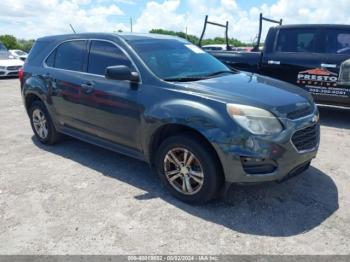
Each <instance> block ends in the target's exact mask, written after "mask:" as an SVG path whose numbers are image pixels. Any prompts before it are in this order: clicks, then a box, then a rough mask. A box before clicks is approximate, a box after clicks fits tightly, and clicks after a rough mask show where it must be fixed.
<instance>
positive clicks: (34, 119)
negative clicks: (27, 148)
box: [29, 101, 60, 145]
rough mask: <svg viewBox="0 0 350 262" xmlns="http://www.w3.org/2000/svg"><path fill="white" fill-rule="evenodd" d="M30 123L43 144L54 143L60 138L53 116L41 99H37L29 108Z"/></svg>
mask: <svg viewBox="0 0 350 262" xmlns="http://www.w3.org/2000/svg"><path fill="white" fill-rule="evenodd" d="M29 117H30V124H31V126H32V129H33V132H34V135H35V137H36V138H37V139H38V140H39V141H40V142H41V143H43V144H47V145H53V144H55V143H57V142H58V141H59V139H60V134H59V133H58V132H57V131H56V129H55V127H54V125H53V123H52V120H51V117H50V115H49V113H48V111H47V109H46V107H45V105H44V103H43V102H41V101H35V102H33V103H32V104H31V106H30V109H29Z"/></svg>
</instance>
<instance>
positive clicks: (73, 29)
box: [69, 24, 76, 34]
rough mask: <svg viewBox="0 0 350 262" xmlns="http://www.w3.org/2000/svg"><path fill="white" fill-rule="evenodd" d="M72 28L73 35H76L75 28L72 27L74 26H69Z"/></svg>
mask: <svg viewBox="0 0 350 262" xmlns="http://www.w3.org/2000/svg"><path fill="white" fill-rule="evenodd" d="M69 26H70V28H71V29H72V31H73V33H74V34H76V32H75V30H74V27H73V26H72V24H69Z"/></svg>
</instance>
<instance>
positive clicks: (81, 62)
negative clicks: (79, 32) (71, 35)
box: [43, 40, 88, 130]
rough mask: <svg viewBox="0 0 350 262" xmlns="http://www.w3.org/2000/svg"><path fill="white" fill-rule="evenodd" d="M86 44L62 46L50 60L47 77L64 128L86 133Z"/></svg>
mask: <svg viewBox="0 0 350 262" xmlns="http://www.w3.org/2000/svg"><path fill="white" fill-rule="evenodd" d="M87 43H88V41H86V40H71V41H67V42H63V43H61V44H60V45H59V46H58V47H57V48H56V49H55V50H54V51H53V52H52V53H51V54H50V55H49V56H48V58H47V59H46V61H45V64H46V67H45V71H46V73H45V74H44V75H43V77H44V78H46V81H47V83H49V85H48V86H49V88H50V91H51V96H50V97H51V100H52V101H51V103H52V106H53V110H55V112H56V115H57V117H58V121H59V124H60V125H63V126H67V127H70V128H75V129H79V130H82V129H83V127H84V124H83V119H82V106H81V104H80V95H81V88H82V84H83V83H84V82H85V74H84V73H83V71H84V67H86V58H87V52H86V48H87Z"/></svg>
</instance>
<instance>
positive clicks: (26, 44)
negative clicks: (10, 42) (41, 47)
mask: <svg viewBox="0 0 350 262" xmlns="http://www.w3.org/2000/svg"><path fill="white" fill-rule="evenodd" d="M34 42H35V40H33V39H30V40H26V39H18V40H17V43H18V45H19V49H21V50H23V51H25V52H27V53H28V52H29V51H30V49H32V47H33V44H34Z"/></svg>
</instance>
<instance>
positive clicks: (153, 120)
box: [142, 99, 232, 160]
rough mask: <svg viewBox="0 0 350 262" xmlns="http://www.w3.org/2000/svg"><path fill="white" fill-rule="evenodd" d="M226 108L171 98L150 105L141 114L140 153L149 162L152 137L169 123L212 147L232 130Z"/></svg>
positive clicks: (214, 104) (216, 103) (221, 104)
mask: <svg viewBox="0 0 350 262" xmlns="http://www.w3.org/2000/svg"><path fill="white" fill-rule="evenodd" d="M228 117H229V116H228V114H227V113H226V105H225V104H223V103H220V102H217V101H210V100H206V103H202V102H200V101H191V100H187V99H172V100H171V101H166V102H164V103H161V104H157V105H155V106H152V107H151V108H150V109H149V110H148V111H146V112H145V113H144V118H143V120H142V121H143V126H144V128H142V133H143V134H142V136H143V145H142V147H143V151H144V153H145V156H146V159H148V160H149V159H150V152H149V151H150V148H151V145H152V142H153V139H154V135H155V134H157V131H158V130H160V129H161V128H162V127H164V126H166V125H169V124H177V125H182V126H185V127H188V128H191V129H194V130H196V131H197V132H199V133H200V134H202V135H203V136H204V137H205V138H206V139H207V140H208V141H209V142H210V143H211V144H215V143H216V142H218V141H219V140H220V139H222V138H223V137H225V134H227V132H230V131H232V127H229V124H228V123H231V122H232V121H228V119H227V118H228Z"/></svg>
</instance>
